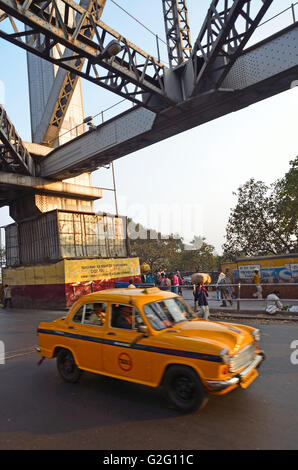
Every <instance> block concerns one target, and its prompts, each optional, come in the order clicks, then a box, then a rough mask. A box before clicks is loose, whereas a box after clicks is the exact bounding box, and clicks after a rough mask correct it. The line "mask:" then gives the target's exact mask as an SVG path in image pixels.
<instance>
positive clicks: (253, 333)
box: [252, 330, 261, 341]
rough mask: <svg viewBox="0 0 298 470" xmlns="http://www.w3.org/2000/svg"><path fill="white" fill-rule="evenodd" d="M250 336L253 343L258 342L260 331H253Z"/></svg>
mask: <svg viewBox="0 0 298 470" xmlns="http://www.w3.org/2000/svg"><path fill="white" fill-rule="evenodd" d="M252 335H253V338H254V340H255V341H260V339H261V332H260V330H253V332H252Z"/></svg>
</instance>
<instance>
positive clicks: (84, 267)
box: [65, 258, 140, 284]
mask: <svg viewBox="0 0 298 470" xmlns="http://www.w3.org/2000/svg"><path fill="white" fill-rule="evenodd" d="M139 275H140V262H139V258H114V259H86V260H65V283H66V284H69V283H74V282H87V281H95V280H98V279H100V280H107V279H113V278H122V277H133V276H139Z"/></svg>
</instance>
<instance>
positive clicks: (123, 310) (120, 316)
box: [114, 305, 132, 330]
mask: <svg viewBox="0 0 298 470" xmlns="http://www.w3.org/2000/svg"><path fill="white" fill-rule="evenodd" d="M118 309H119V310H118V312H117V317H116V318H115V323H114V326H115V327H116V328H125V329H127V330H131V329H132V307H129V306H127V305H120V306H119V307H118Z"/></svg>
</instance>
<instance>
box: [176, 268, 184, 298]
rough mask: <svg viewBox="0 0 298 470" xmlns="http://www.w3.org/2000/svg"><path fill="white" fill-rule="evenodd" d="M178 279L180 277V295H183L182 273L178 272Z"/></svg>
mask: <svg viewBox="0 0 298 470" xmlns="http://www.w3.org/2000/svg"><path fill="white" fill-rule="evenodd" d="M177 277H178V281H179V287H178V294H179V295H182V286H183V283H184V282H183V277H182V275H181V273H180V271H177Z"/></svg>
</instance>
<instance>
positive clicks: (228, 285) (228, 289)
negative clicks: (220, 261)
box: [225, 268, 233, 305]
mask: <svg viewBox="0 0 298 470" xmlns="http://www.w3.org/2000/svg"><path fill="white" fill-rule="evenodd" d="M225 275H226V277H225V284H226V294H227V300H228V302H230V304H231V305H233V300H232V299H233V289H232V286H231V284H232V278H231V275H230V270H229V268H227V269H226V271H225Z"/></svg>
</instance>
